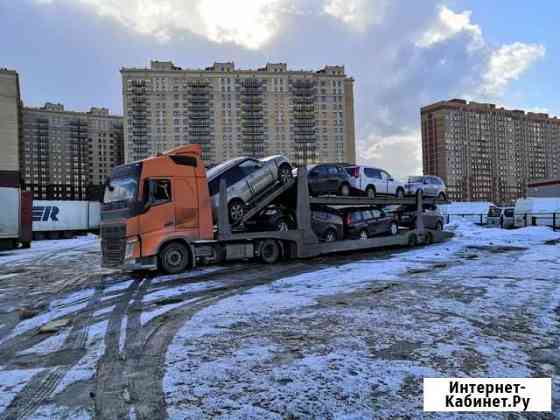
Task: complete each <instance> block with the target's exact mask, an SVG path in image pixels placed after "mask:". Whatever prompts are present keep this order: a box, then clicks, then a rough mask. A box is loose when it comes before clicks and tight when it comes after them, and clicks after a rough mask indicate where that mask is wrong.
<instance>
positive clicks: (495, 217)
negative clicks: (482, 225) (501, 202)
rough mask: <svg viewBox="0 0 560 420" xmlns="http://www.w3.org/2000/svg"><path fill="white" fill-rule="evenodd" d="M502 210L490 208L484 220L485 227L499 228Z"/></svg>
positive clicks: (495, 207) (494, 207)
mask: <svg viewBox="0 0 560 420" xmlns="http://www.w3.org/2000/svg"><path fill="white" fill-rule="evenodd" d="M503 210H504V209H503V208H501V207H497V206H490V209H489V210H488V216H487V218H486V225H488V226H500V222H501V220H502V211H503Z"/></svg>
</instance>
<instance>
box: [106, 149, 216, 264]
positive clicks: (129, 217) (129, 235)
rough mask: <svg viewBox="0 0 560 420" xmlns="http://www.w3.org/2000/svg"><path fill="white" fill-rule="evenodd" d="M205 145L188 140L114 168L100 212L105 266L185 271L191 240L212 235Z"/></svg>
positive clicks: (191, 251)
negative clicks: (146, 157) (202, 155)
mask: <svg viewBox="0 0 560 420" xmlns="http://www.w3.org/2000/svg"><path fill="white" fill-rule="evenodd" d="M201 153H202V150H201V147H200V146H199V145H188V146H182V147H178V148H175V149H173V150H170V151H168V152H166V153H164V154H161V155H158V156H155V157H151V158H148V159H145V160H142V161H138V162H133V163H130V164H126V165H121V166H118V167H116V168H114V169H113V172H112V174H111V177H110V179H108V180H107V182H106V185H105V195H104V200H103V201H104V203H103V205H102V211H101V246H102V253H103V265H104V266H106V267H116V266H125V267H127V268H130V269H154V268H157V267H158V266H160V267H161V266H163V268H164V270H165V271H167V272H180V271H183V270H184V269H185V268H187V266H189V265H190V264H193V263H194V257H193V255H194V252H193V249H192V243H193V242H194V241H201V240H202V241H203V240H211V239H213V222H212V208H211V202H210V197H209V193H208V181H207V178H206V170H205V168H204V164H203V161H202V159H201Z"/></svg>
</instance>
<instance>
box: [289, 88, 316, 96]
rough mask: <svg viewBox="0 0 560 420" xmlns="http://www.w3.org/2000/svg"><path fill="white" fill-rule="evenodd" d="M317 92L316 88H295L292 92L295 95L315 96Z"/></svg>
mask: <svg viewBox="0 0 560 420" xmlns="http://www.w3.org/2000/svg"><path fill="white" fill-rule="evenodd" d="M316 92H317V91H316V89H294V90H293V91H292V94H293V95H294V96H303V97H313V96H315V93H316Z"/></svg>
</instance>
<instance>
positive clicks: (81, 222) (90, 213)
mask: <svg viewBox="0 0 560 420" xmlns="http://www.w3.org/2000/svg"><path fill="white" fill-rule="evenodd" d="M100 217H101V203H99V202H97V201H65V200H34V201H33V239H35V240H39V239H59V238H71V237H73V236H74V235H79V234H85V233H88V232H97V231H98V230H99V221H100Z"/></svg>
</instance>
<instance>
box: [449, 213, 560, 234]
mask: <svg viewBox="0 0 560 420" xmlns="http://www.w3.org/2000/svg"><path fill="white" fill-rule="evenodd" d="M444 217H445V220H446V223H450V222H452V221H453V220H454V219H458V218H462V219H466V220H470V221H472V222H474V223H477V224H479V225H482V226H486V225H496V226H500V227H504V225H505V227H508V225H511V226H510V227H514V228H515V227H527V226H549V227H551V228H552V229H554V231H557V230H560V213H524V214H522V215H520V214H515V215H514V216H513V217H505V218H502V217H500V216H488V213H460V214H446V215H444ZM488 219H491V220H496V221H497V223H488ZM520 219H521V222H520V223H518V221H519V220H520Z"/></svg>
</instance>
